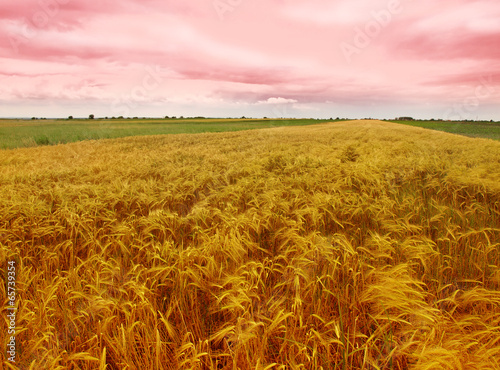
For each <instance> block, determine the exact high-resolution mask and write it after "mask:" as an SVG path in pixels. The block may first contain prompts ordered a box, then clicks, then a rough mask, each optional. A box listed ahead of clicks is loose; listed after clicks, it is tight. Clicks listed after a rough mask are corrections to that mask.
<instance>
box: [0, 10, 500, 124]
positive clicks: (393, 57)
mask: <svg viewBox="0 0 500 370" xmlns="http://www.w3.org/2000/svg"><path fill="white" fill-rule="evenodd" d="M0 14H1V19H0V29H1V34H2V37H1V38H0V117H31V116H37V117H67V116H68V115H74V116H75V117H77V116H78V117H84V116H85V117H86V116H88V115H89V114H90V113H93V114H95V115H96V116H121V115H123V116H155V117H159V116H165V115H169V116H172V115H176V116H180V115H184V116H198V115H202V116H211V117H225V116H233V117H239V116H243V115H244V116H247V117H263V116H267V117H315V118H329V117H334V118H335V117H349V118H363V117H373V118H393V117H395V116H401V115H404V116H414V117H416V118H445V119H448V118H449V119H476V118H479V119H488V120H489V119H495V120H500V109H499V103H500V2H499V1H498V0H440V1H436V0H432V1H430V0H419V1H417V0H380V1H379V0H336V1H335V0H308V1H298V0H267V1H264V0H198V1H181V0H177V1H174V0H120V1H117V0H116V1H113V0H101V1H99V2H97V1H95V2H91V1H83V0H23V1H17V2H15V1H4V2H2V4H0Z"/></svg>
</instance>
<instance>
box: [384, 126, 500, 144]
mask: <svg viewBox="0 0 500 370" xmlns="http://www.w3.org/2000/svg"><path fill="white" fill-rule="evenodd" d="M391 122H396V123H402V124H404V125H409V126H415V127H423V128H427V129H430V130H438V131H444V132H449V133H450V134H457V135H464V136H468V137H480V138H483V139H493V140H500V122H484V121H482V122H470V121H467V122H455V121H452V122H448V121H391Z"/></svg>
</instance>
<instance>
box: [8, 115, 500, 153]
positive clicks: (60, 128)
mask: <svg viewBox="0 0 500 370" xmlns="http://www.w3.org/2000/svg"><path fill="white" fill-rule="evenodd" d="M330 121H331V120H318V119H203V118H198V119H196V118H188V119H173V118H170V119H152V118H147V119H95V120H90V119H74V120H67V119H53V120H20V119H17V120H13V119H11V120H7V119H3V120H0V149H15V148H25V147H34V146H44V145H56V144H65V143H71V142H77V141H83V140H97V139H114V138H121V137H127V136H145V135H165V134H192V133H203V132H226V131H242V130H251V129H261V128H271V127H281V126H307V125H313V124H318V123H324V122H330ZM392 122H396V123H400V124H405V125H410V126H416V127H423V128H427V129H431V130H439V131H445V132H449V133H453V134H458V135H465V136H469V137H480V138H487V139H494V140H500V123H499V122H493V123H486V122H444V121H392Z"/></svg>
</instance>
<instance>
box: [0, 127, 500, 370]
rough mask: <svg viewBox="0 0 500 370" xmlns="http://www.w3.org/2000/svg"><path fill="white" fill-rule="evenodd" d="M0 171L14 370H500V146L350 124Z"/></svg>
mask: <svg viewBox="0 0 500 370" xmlns="http://www.w3.org/2000/svg"><path fill="white" fill-rule="evenodd" d="M0 169H1V171H0V261H2V263H1V266H0V268H1V270H2V271H1V272H2V276H4V277H5V276H6V271H7V263H6V261H9V260H13V259H15V260H16V261H17V262H18V270H19V275H18V280H17V281H18V300H17V304H18V317H17V341H18V343H19V345H18V361H17V362H16V363H15V364H13V363H11V362H8V361H7V360H6V358H5V351H4V350H3V349H4V348H6V345H7V335H6V332H7V330H6V328H7V323H6V314H5V312H6V311H5V309H3V310H2V320H1V322H2V328H0V330H1V333H2V334H0V339H1V342H2V356H3V357H2V361H3V367H4V368H6V369H8V368H10V369H325V370H326V369H342V370H346V369H499V368H500V269H499V267H500V142H496V141H493V140H487V139H470V138H466V137H461V136H456V135H451V134H447V133H441V132H436V131H429V130H425V129H420V128H415V127H408V126H402V125H398V124H395V123H387V122H381V121H351V122H339V123H327V124H319V125H315V126H308V127H286V128H273V129H263V130H252V131H242V132H228V133H211V134H192V135H165V136H147V137H131V138H123V139H113V140H99V141H85V142H80V143H73V144H67V145H56V146H51V147H37V148H28V149H16V150H7V151H0ZM0 292H1V293H0V295H1V296H2V297H4V298H5V297H6V287H5V284H1V287H0ZM5 301H6V298H5V299H4V302H3V303H4V304H3V306H2V308H4V307H5V306H6V303H5Z"/></svg>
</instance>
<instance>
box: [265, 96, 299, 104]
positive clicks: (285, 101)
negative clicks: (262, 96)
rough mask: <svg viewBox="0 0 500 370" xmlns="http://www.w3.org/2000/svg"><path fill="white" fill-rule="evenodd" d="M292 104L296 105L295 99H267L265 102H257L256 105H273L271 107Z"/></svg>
mask: <svg viewBox="0 0 500 370" xmlns="http://www.w3.org/2000/svg"><path fill="white" fill-rule="evenodd" d="M294 103H298V101H297V100H295V99H286V98H280V97H278V98H269V99H267V100H260V101H258V102H257V104H273V105H276V104H294Z"/></svg>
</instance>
